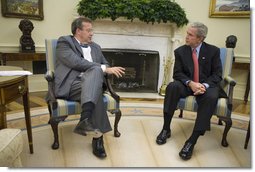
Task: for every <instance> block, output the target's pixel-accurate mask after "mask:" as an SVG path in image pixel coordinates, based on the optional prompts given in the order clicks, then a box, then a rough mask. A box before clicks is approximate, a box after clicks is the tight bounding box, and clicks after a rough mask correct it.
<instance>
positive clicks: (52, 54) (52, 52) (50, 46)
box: [45, 39, 58, 72]
mask: <svg viewBox="0 0 255 172" xmlns="http://www.w3.org/2000/svg"><path fill="white" fill-rule="evenodd" d="M57 42H58V40H57V39H46V40H45V46H46V64H47V71H52V72H54V69H55V62H56V47H57Z"/></svg>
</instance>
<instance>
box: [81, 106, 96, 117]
mask: <svg viewBox="0 0 255 172" xmlns="http://www.w3.org/2000/svg"><path fill="white" fill-rule="evenodd" d="M94 109H95V104H94V103H92V102H87V103H84V104H83V105H82V112H81V118H80V121H82V120H84V119H86V118H91V116H92V112H93V110H94Z"/></svg>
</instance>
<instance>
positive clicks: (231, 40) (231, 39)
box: [226, 35, 237, 48]
mask: <svg viewBox="0 0 255 172" xmlns="http://www.w3.org/2000/svg"><path fill="white" fill-rule="evenodd" d="M236 42H237V37H236V36H235V35H229V36H228V37H227V39H226V47H227V48H235V47H236Z"/></svg>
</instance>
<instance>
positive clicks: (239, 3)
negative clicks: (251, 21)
mask: <svg viewBox="0 0 255 172" xmlns="http://www.w3.org/2000/svg"><path fill="white" fill-rule="evenodd" d="M209 16H210V17H250V0H211V2H210V9H209Z"/></svg>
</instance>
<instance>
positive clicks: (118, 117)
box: [114, 110, 122, 137]
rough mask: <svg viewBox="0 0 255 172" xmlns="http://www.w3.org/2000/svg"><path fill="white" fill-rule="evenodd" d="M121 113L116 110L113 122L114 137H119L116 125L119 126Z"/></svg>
mask: <svg viewBox="0 0 255 172" xmlns="http://www.w3.org/2000/svg"><path fill="white" fill-rule="evenodd" d="M121 115H122V114H121V111H120V110H118V111H117V112H116V113H115V121H114V137H120V135H121V134H120V132H119V131H118V124H119V121H120V118H121Z"/></svg>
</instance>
